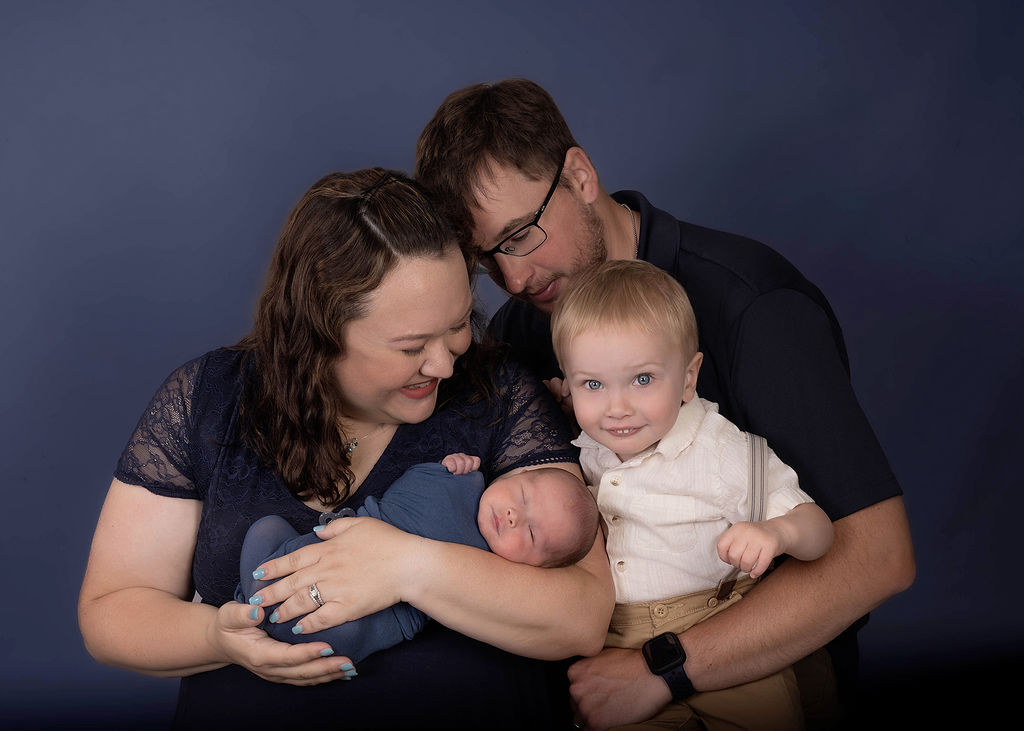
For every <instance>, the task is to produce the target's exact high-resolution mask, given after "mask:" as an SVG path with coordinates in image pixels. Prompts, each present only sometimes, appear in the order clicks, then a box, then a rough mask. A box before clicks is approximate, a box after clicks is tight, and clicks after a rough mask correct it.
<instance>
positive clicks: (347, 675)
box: [341, 670, 359, 680]
mask: <svg viewBox="0 0 1024 731" xmlns="http://www.w3.org/2000/svg"><path fill="white" fill-rule="evenodd" d="M357 675H359V673H357V672H356V671H355V670H349V671H348V672H346V673H345V674H344V675H343V676H341V677H342V678H344V679H345V680H351V679H352V678H354V677H356V676H357Z"/></svg>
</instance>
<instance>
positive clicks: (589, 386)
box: [583, 379, 601, 391]
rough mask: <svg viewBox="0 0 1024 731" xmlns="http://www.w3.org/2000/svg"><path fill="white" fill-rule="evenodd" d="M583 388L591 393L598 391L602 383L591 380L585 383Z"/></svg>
mask: <svg viewBox="0 0 1024 731" xmlns="http://www.w3.org/2000/svg"><path fill="white" fill-rule="evenodd" d="M583 387H584V388H586V389H587V390H589V391H596V390H598V389H599V388H601V382H600V381H595V380H593V379H591V380H589V381H587V382H586V383H584V384H583Z"/></svg>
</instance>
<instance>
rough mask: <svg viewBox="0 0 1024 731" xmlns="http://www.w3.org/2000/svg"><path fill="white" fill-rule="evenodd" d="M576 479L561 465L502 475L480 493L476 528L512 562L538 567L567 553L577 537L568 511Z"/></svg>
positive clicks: (495, 551) (489, 543)
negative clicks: (568, 547)
mask: <svg viewBox="0 0 1024 731" xmlns="http://www.w3.org/2000/svg"><path fill="white" fill-rule="evenodd" d="M576 482H578V481H577V480H576V478H575V477H573V476H572V475H570V474H569V473H568V472H566V471H565V470H562V469H558V468H542V469H536V470H527V471H526V472H519V473H517V474H514V475H509V476H507V477H502V478H499V479H497V480H495V481H494V482H492V483H491V484H490V486H488V488H487V489H486V490H484V494H483V495H482V496H481V497H480V509H479V511H478V512H477V518H476V521H477V526H478V527H479V528H480V533H481V534H482V535H483V537H484V540H486V541H487V545H488V546H490V547H491V550H492V551H493V552H494V553H496V554H498V555H499V556H501V557H503V558H507V559H508V560H509V561H515V562H516V563H526V564H530V565H531V566H540V565H542V564H544V563H546V562H547V561H549V560H550V559H552V558H553V557H555V556H560V555H564V553H565V552H566V547H567V544H568V542H569V541H570V540H572V537H573V536H575V535H576V531H575V526H574V523H575V517H574V516H573V514H572V511H571V510H569V509H568V501H567V495H569V494H570V493H568V491H569V490H574V489H577V488H576V485H575V483H576Z"/></svg>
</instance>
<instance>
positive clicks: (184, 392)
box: [79, 169, 613, 728]
mask: <svg viewBox="0 0 1024 731" xmlns="http://www.w3.org/2000/svg"><path fill="white" fill-rule="evenodd" d="M472 320H473V300H472V294H471V290H470V284H469V275H468V267H467V264H466V262H465V260H464V259H463V257H462V255H461V254H460V252H459V249H458V247H457V245H456V244H455V241H454V237H453V235H452V234H451V231H450V230H449V228H448V226H447V224H446V222H445V221H444V220H442V219H441V218H440V217H439V216H438V215H437V213H436V212H435V209H434V207H433V206H432V205H431V204H430V201H429V199H428V198H427V196H426V195H425V194H424V192H423V191H422V190H421V189H420V188H419V187H418V186H417V185H416V184H415V183H414V182H412V181H410V180H409V179H407V178H406V177H405V176H404V175H402V174H401V173H397V172H390V171H384V170H380V169H373V170H367V171H361V172H357V173H352V174H334V175H329V176H327V177H325V178H323V179H322V180H320V181H319V182H317V183H316V184H315V185H314V186H313V187H312V188H311V189H310V190H309V191H308V192H307V193H306V194H305V196H304V197H303V198H302V200H301V201H300V202H299V203H298V205H297V206H296V208H295V210H294V211H293V212H292V214H291V216H290V218H289V220H288V222H287V224H286V225H285V228H284V231H283V233H282V235H281V237H280V240H279V242H278V246H277V249H276V251H275V254H274V258H273V261H272V263H271V268H270V273H269V276H268V281H267V284H266V287H265V288H264V291H263V294H262V296H261V298H260V301H259V305H258V308H257V315H256V322H255V327H254V329H253V332H252V334H251V335H249V336H248V337H247V338H245V339H244V340H243V341H242V342H241V343H240V344H239V345H237V346H235V347H234V348H231V349H219V350H215V351H212V352H210V353H207V354H206V355H204V356H202V357H200V358H197V359H195V360H193V361H190V362H189V363H186V364H185V365H184V366H182V367H180V368H178V369H177V370H175V371H174V372H173V373H172V374H171V375H170V376H169V377H168V379H167V380H166V381H165V382H164V384H163V385H162V386H161V387H160V389H159V390H158V391H157V394H156V395H155V396H154V398H153V400H152V401H151V403H150V405H149V408H148V409H147V410H146V412H145V413H144V414H143V416H142V418H141V420H140V422H139V424H138V426H137V428H136V430H135V433H134V434H133V435H132V438H131V440H130V442H129V444H128V446H127V447H126V448H125V451H124V453H123V454H122V457H121V460H120V462H119V463H118V468H117V471H116V473H115V479H114V480H113V482H112V484H111V487H110V490H109V492H108V494H107V498H106V502H105V503H104V507H103V511H102V513H101V515H100V519H99V523H98V526H97V529H96V534H95V537H94V540H93V546H92V551H91V554H90V558H89V565H88V568H87V570H86V576H85V579H84V581H83V585H82V592H81V598H80V602H79V622H80V625H81V629H82V634H83V637H84V638H85V641H86V645H87V647H88V649H89V651H90V652H91V653H92V654H93V656H94V657H96V659H98V660H99V661H101V662H105V663H109V664H113V665H118V666H122V667H126V668H130V669H134V670H138V671H140V672H144V673H149V674H154V675H170V676H183V680H182V684H181V691H180V694H179V702H178V710H177V714H176V722H177V725H179V726H181V727H191V726H196V727H199V726H201V727H203V728H206V727H214V726H217V727H220V728H225V727H230V726H239V727H240V726H243V725H245V726H251V725H253V724H260V725H263V724H265V723H272V722H287V723H289V724H290V725H297V724H299V723H303V724H305V723H309V724H315V725H319V724H320V723H330V724H331V725H334V726H339V727H345V726H348V727H358V728H366V727H371V726H383V727H391V726H397V725H403V724H405V723H410V724H413V723H415V724H417V725H421V726H422V725H438V726H446V727H452V726H456V725H460V726H466V725H474V726H477V725H484V726H490V727H500V726H509V727H513V726H515V727H523V726H530V727H538V726H545V725H552V726H562V725H563V723H564V722H565V721H566V720H567V718H568V708H567V695H566V694H565V692H564V691H565V679H564V672H563V670H564V668H563V667H562V666H561V665H560V664H558V663H548V662H540V661H538V660H528V659H526V658H527V657H532V658H538V659H540V660H556V659H561V658H567V657H571V656H573V655H579V654H591V653H594V652H597V651H598V650H599V649H600V647H601V643H602V641H603V638H604V634H605V630H606V628H607V624H608V618H609V616H610V613H611V608H612V603H613V593H612V589H611V579H610V575H609V572H608V568H607V562H606V560H605V557H604V551H603V548H602V546H601V544H600V539H599V540H598V541H597V542H595V546H594V548H593V549H592V550H591V552H590V554H589V555H588V556H587V557H586V558H585V559H584V560H583V561H581V562H580V563H579V564H577V565H576V566H571V567H567V568H563V569H539V568H535V567H531V566H526V565H521V564H513V563H511V562H508V561H505V560H504V559H501V558H500V557H497V556H495V555H493V554H490V553H487V552H484V551H480V550H476V549H472V548H468V547H466V546H460V545H454V544H444V543H438V542H434V541H429V540H426V539H423V538H419V537H416V536H412V535H409V534H405V533H402V532H401V531H398V530H397V529H395V528H392V527H390V526H387V525H386V524H384V523H381V522H380V521H375V520H372V519H368V518H350V519H341V520H336V521H334V522H331V523H330V524H329V525H327V527H326V528H324V529H323V530H321V531H320V536H321V538H322V539H323V540H322V542H321V543H319V544H317V545H313V546H307V547H305V548H303V549H301V550H300V551H298V552H296V553H294V554H290V555H289V556H288V557H284V558H282V559H278V560H276V561H274V562H269V563H267V564H266V565H265V566H264V567H263V568H264V570H265V572H266V576H265V578H266V579H278V578H281V577H284V578H281V580H280V581H278V582H277V583H276V584H273V585H271V586H270V587H268V588H267V589H265V590H264V591H263V592H262V596H261V597H260V599H261V600H262V604H263V605H264V606H269V605H272V604H276V603H277V602H281V601H282V600H283V602H284V603H283V604H281V605H280V607H278V609H277V612H278V614H279V617H278V619H279V620H280V621H285V620H288V619H291V618H294V617H300V618H301V620H300V624H301V625H302V626H303V628H304V630H303V631H304V632H315V631H317V630H319V629H323V628H325V627H329V626H334V625H337V624H340V623H342V622H344V621H347V620H349V619H353V618H356V617H360V616H364V615H366V614H369V613H371V612H374V611H377V610H380V609H382V608H384V607H387V606H390V605H391V604H394V603H395V602H398V601H408V602H409V603H411V604H413V605H414V606H416V607H417V608H419V609H421V610H423V611H424V612H426V614H428V615H429V616H431V617H433V618H434V619H436V620H437V622H436V623H433V624H432V625H431V626H430V627H429V628H428V630H427V631H425V632H424V633H422V634H421V635H419V636H418V637H416V638H415V639H414V640H412V641H409V642H404V643H401V644H399V645H398V646H396V647H394V648H392V649H390V650H387V651H384V652H381V653H377V654H375V655H373V656H371V657H369V658H367V659H366V660H365V661H363V662H362V663H360V667H359V668H358V670H355V669H353V668H352V666H351V664H350V663H348V662H347V660H348V658H345V657H344V656H343V653H344V648H340V647H339V648H330V647H327V646H326V645H325V643H322V642H310V643H299V644H295V645H292V644H287V643H281V642H277V641H275V640H272V639H270V638H269V637H268V636H267V635H266V634H265V633H264V632H262V631H261V630H259V629H257V628H256V625H257V624H258V623H259V622H260V621H261V620H262V619H263V609H262V608H261V607H260V606H259V604H258V602H260V600H259V599H254V600H253V602H254V604H253V605H252V606H250V605H246V604H241V603H237V602H234V601H233V600H232V593H233V589H234V587H235V585H236V584H237V581H238V559H239V551H240V547H241V542H242V539H243V537H244V535H245V532H246V530H247V528H248V527H249V525H251V523H252V522H253V521H255V520H257V519H258V518H260V517H262V516H264V515H269V514H278V515H282V516H283V517H285V518H286V519H287V520H288V521H289V522H291V523H292V524H293V526H294V527H295V528H296V529H297V530H299V531H301V532H305V531H308V530H310V528H311V527H312V526H313V525H316V524H318V523H323V522H326V521H325V520H321V519H322V518H329V517H330V514H331V513H332V512H333V511H335V510H337V509H338V508H341V507H349V508H353V509H355V508H358V507H359V506H360V505H361V504H362V502H363V500H364V499H365V498H366V497H367V496H370V495H377V496H379V495H380V494H381V493H383V491H384V490H385V489H386V488H387V487H388V486H389V485H390V483H391V482H392V481H393V480H394V479H395V478H396V477H397V476H398V475H400V474H401V473H402V472H403V471H404V470H405V469H406V468H407V467H409V466H410V465H412V464H416V463H418V462H425V461H432V460H434V461H436V460H440V459H441V458H442V457H444V456H445V455H446V454H450V453H453V452H465V453H468V454H476V455H480V456H481V457H482V458H483V464H482V466H481V470H482V471H483V472H484V474H485V477H486V479H487V480H488V481H490V480H492V479H494V478H495V477H497V476H498V475H501V474H504V473H508V472H512V471H517V470H523V469H531V468H537V467H541V466H559V467H562V468H564V469H566V470H569V471H571V472H572V473H573V474H575V475H577V476H579V468H578V465H577V464H576V463H575V455H574V450H573V449H572V448H571V446H570V445H569V439H570V434H568V433H567V431H566V427H565V424H564V422H563V421H562V420H561V415H560V411H559V409H558V407H557V406H556V405H555V404H554V403H553V401H552V400H551V399H550V396H549V395H548V393H547V389H545V388H544V387H543V385H542V384H540V383H539V382H536V381H534V380H531V379H528V378H527V377H526V376H524V374H523V373H522V372H520V371H519V370H518V369H517V368H516V367H515V366H514V365H511V364H506V365H494V364H490V365H489V362H490V361H491V360H493V359H488V358H487V357H486V355H485V354H484V353H483V352H482V350H481V348H480V346H479V345H477V344H475V343H474V342H473V338H472ZM314 587H316V588H315V589H314ZM194 593H195V594H197V595H198V597H199V598H201V601H191V600H192V598H193V594H194ZM318 600H319V601H318ZM319 604H322V606H318V605H319ZM442 625H443V626H442ZM448 628H451V629H448ZM453 630H454V631H453ZM471 638H473V639H471ZM520 656H525V657H520ZM356 675H358V677H356ZM342 678H346V679H351V680H353V681H354V682H347V683H344V682H336V681H338V680H340V679H342ZM303 686H311V687H303ZM563 727H564V726H563Z"/></svg>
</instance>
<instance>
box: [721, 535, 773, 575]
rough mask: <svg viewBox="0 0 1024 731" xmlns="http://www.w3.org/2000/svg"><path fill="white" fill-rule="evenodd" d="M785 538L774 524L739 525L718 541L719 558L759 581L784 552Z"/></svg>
mask: <svg viewBox="0 0 1024 731" xmlns="http://www.w3.org/2000/svg"><path fill="white" fill-rule="evenodd" d="M782 546H783V538H782V536H781V535H779V532H778V531H777V530H775V529H774V526H773V525H772V524H771V522H769V521H766V522H764V523H748V522H746V521H744V522H741V523H736V524H734V525H732V526H730V527H729V529H728V530H727V531H726V532H725V533H723V534H722V537H721V538H719V539H718V557H719V558H720V559H722V560H723V561H725V562H726V563H727V564H730V565H732V566H735V567H736V568H738V569H739V570H740V571H745V572H747V573H748V574H750V578H752V579H756V578H758V577H759V576H761V575H762V574H764V572H765V571H767V570H768V566H769V565H770V564H771V562H772V559H773V558H775V557H776V556H778V555H779V554H780V553H782V550H783V548H782Z"/></svg>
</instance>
